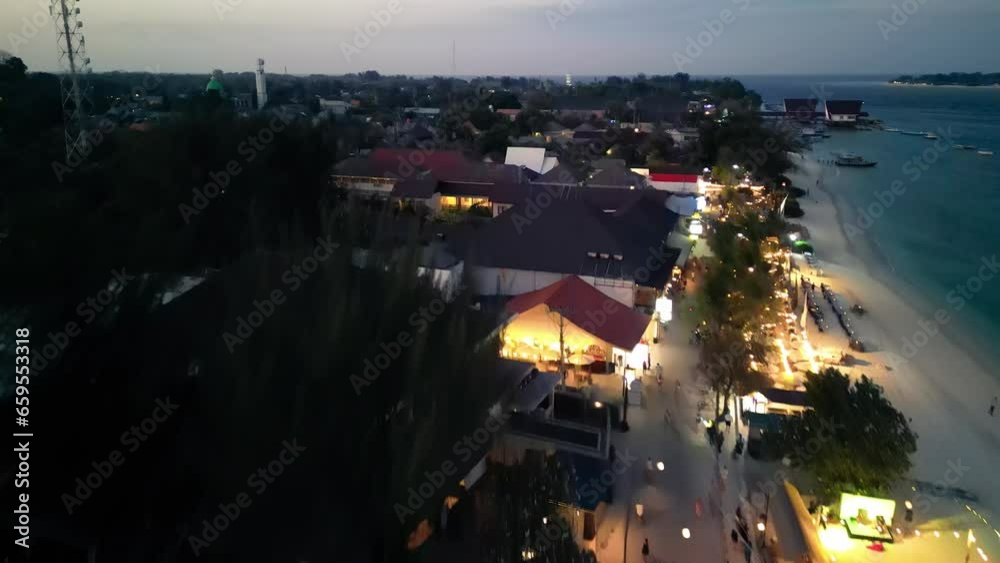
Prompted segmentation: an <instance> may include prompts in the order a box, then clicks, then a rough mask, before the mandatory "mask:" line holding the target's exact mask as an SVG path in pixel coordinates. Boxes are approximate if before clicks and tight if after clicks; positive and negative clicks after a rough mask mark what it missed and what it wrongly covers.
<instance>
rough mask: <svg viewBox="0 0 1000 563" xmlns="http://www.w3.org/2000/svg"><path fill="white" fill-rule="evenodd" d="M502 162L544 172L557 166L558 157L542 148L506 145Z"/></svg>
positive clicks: (537, 172) (539, 172) (536, 171)
mask: <svg viewBox="0 0 1000 563" xmlns="http://www.w3.org/2000/svg"><path fill="white" fill-rule="evenodd" d="M504 164H509V165H512V166H523V167H525V168H527V169H528V170H531V171H532V172H535V173H536V174H545V173H546V172H548V171H550V170H552V169H553V168H555V167H556V166H559V158H558V157H557V156H555V155H550V154H548V153H547V152H546V150H545V149H544V148H535V147H507V156H506V158H504Z"/></svg>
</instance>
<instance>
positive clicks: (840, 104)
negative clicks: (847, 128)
mask: <svg viewBox="0 0 1000 563" xmlns="http://www.w3.org/2000/svg"><path fill="white" fill-rule="evenodd" d="M862 104H864V102H862V101H861V100H827V101H826V111H827V113H829V114H830V115H858V114H860V113H861V106H862Z"/></svg>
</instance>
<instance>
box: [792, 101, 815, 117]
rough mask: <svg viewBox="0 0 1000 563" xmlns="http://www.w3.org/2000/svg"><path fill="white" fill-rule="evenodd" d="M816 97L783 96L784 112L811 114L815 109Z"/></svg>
mask: <svg viewBox="0 0 1000 563" xmlns="http://www.w3.org/2000/svg"><path fill="white" fill-rule="evenodd" d="M816 103H817V100H816V98H785V112H787V113H793V114H794V113H802V114H804V115H808V116H810V117H811V116H812V114H813V113H814V112H815V111H816Z"/></svg>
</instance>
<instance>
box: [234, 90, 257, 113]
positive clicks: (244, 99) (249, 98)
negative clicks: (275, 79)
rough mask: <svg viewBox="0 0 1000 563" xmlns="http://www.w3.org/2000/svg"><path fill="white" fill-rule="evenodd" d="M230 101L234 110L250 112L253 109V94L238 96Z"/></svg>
mask: <svg viewBox="0 0 1000 563" xmlns="http://www.w3.org/2000/svg"><path fill="white" fill-rule="evenodd" d="M230 101H231V102H232V104H233V108H235V109H237V110H244V111H245V110H250V109H253V94H246V93H244V94H236V95H235V96H233V97H232V98H230Z"/></svg>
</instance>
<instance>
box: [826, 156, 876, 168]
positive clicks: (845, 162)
mask: <svg viewBox="0 0 1000 563" xmlns="http://www.w3.org/2000/svg"><path fill="white" fill-rule="evenodd" d="M834 163H835V164H836V165H837V166H851V167H854V168H868V167H871V166H875V165H876V164H878V163H877V162H875V161H873V160H865V159H864V158H862V157H860V156H858V155H856V154H851V153H844V154H841V155H838V156H837V159H836V160H834Z"/></svg>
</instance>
